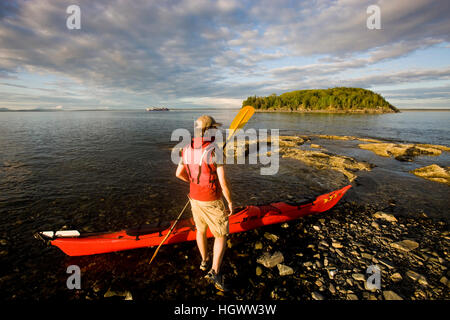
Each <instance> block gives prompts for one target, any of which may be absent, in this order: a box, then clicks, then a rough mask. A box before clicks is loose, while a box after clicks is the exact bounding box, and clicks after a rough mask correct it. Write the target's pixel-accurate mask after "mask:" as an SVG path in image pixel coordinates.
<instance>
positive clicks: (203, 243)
mask: <svg viewBox="0 0 450 320" xmlns="http://www.w3.org/2000/svg"><path fill="white" fill-rule="evenodd" d="M195 240H196V241H197V246H198V250H199V251H200V255H201V256H202V261H205V260H207V257H208V239H207V238H206V231H205V232H201V231H198V230H197V236H196V237H195Z"/></svg>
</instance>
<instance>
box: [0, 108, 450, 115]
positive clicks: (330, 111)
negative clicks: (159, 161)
mask: <svg viewBox="0 0 450 320" xmlns="http://www.w3.org/2000/svg"><path fill="white" fill-rule="evenodd" d="M239 109H240V108H172V109H170V110H169V111H204V110H205V111H206V110H239ZM399 110H400V112H423V111H427V112H439V111H444V112H450V109H419V108H417V109H399ZM77 111H114V112H120V111H139V112H140V111H142V112H145V109H144V110H141V109H74V110H51V109H30V110H24V109H20V110H12V109H0V112H77ZM255 111H256V112H260V113H271V112H273V113H276V112H283V113H336V114H383V113H394V112H380V111H368V110H354V111H346V110H334V111H333V110H309V111H305V110H292V111H291V110H260V109H256V110H255Z"/></svg>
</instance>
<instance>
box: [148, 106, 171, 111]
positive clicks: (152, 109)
mask: <svg viewBox="0 0 450 320" xmlns="http://www.w3.org/2000/svg"><path fill="white" fill-rule="evenodd" d="M145 110H147V111H169V108H166V107H161V108H158V107H150V108H145Z"/></svg>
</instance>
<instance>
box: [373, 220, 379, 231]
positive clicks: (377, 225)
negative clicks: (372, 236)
mask: <svg viewBox="0 0 450 320" xmlns="http://www.w3.org/2000/svg"><path fill="white" fill-rule="evenodd" d="M371 226H372V228H375V229H377V230H380V225H379V224H378V223H376V222H375V221H373V222H372V224H371Z"/></svg>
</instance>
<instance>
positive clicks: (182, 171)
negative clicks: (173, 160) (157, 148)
mask: <svg viewBox="0 0 450 320" xmlns="http://www.w3.org/2000/svg"><path fill="white" fill-rule="evenodd" d="M175 176H176V177H177V178H178V179H181V180H183V181H185V182H189V177H188V174H187V172H186V168H185V167H184V164H183V161H182V160H180V162H179V163H178V167H177V172H176V173H175Z"/></svg>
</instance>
